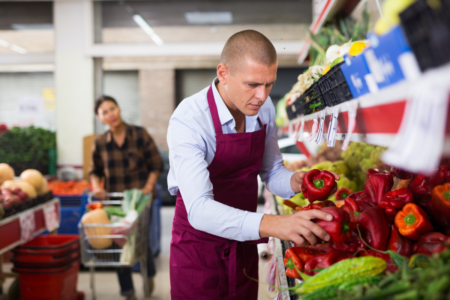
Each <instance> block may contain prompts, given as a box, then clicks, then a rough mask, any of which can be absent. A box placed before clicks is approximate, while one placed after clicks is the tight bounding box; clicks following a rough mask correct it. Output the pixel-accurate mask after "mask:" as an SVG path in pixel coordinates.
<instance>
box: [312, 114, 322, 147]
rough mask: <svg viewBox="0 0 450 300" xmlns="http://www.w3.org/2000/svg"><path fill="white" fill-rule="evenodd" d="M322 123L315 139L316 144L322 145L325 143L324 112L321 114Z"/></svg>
mask: <svg viewBox="0 0 450 300" xmlns="http://www.w3.org/2000/svg"><path fill="white" fill-rule="evenodd" d="M319 118H320V123H319V131H318V132H317V136H316V139H315V141H314V142H315V143H316V144H318V145H321V144H322V143H323V127H324V126H325V111H324V110H322V111H321V112H320V113H319Z"/></svg>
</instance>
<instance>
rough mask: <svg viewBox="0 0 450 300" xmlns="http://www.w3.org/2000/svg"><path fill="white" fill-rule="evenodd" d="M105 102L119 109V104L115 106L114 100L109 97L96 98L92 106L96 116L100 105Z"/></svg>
mask: <svg viewBox="0 0 450 300" xmlns="http://www.w3.org/2000/svg"><path fill="white" fill-rule="evenodd" d="M105 101H111V102H112V103H114V104H115V105H116V106H117V107H119V104H117V101H116V99H114V98H113V97H111V96H106V95H102V96H100V97H98V98H97V99H96V100H95V104H94V112H95V114H96V115H98V109H99V107H100V105H102V103H103V102H105Z"/></svg>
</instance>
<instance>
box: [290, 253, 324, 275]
mask: <svg viewBox="0 0 450 300" xmlns="http://www.w3.org/2000/svg"><path fill="white" fill-rule="evenodd" d="M322 253H323V252H322V251H319V250H315V249H311V248H307V247H291V248H289V249H287V250H286V253H285V254H284V266H285V267H286V275H287V276H289V277H292V278H298V279H300V278H301V277H300V274H299V273H298V272H297V270H296V268H297V269H298V270H299V271H301V272H303V271H304V267H305V263H306V262H307V261H309V260H310V259H311V258H313V257H314V256H316V255H319V254H322Z"/></svg>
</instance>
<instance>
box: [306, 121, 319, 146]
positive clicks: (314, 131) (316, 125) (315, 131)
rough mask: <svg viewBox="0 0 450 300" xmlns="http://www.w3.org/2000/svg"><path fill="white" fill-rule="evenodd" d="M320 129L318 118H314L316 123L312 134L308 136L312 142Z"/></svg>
mask: <svg viewBox="0 0 450 300" xmlns="http://www.w3.org/2000/svg"><path fill="white" fill-rule="evenodd" d="M318 129H319V122H317V119H314V124H313V127H312V129H311V135H310V136H309V137H308V141H309V142H312V141H313V140H314V137H315V136H316V134H317V130H318Z"/></svg>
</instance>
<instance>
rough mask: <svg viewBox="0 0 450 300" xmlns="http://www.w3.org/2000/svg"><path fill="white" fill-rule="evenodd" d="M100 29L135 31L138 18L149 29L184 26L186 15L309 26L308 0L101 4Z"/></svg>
mask: <svg viewBox="0 0 450 300" xmlns="http://www.w3.org/2000/svg"><path fill="white" fill-rule="evenodd" d="M102 12H103V13H102V18H103V27H106V28H111V27H136V26H137V25H136V23H135V22H134V21H133V19H132V18H131V16H132V14H133V13H138V14H140V15H141V16H142V17H143V18H144V19H145V20H146V21H147V22H148V23H149V24H150V25H151V26H155V27H156V26H188V25H190V24H188V23H187V21H186V18H185V15H184V14H185V13H186V12H231V13H232V15H233V22H232V25H248V24H300V23H311V15H312V8H311V0H228V1H211V0H210V1H198V0H197V1H180V0H159V1H157V0H154V1H102Z"/></svg>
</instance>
